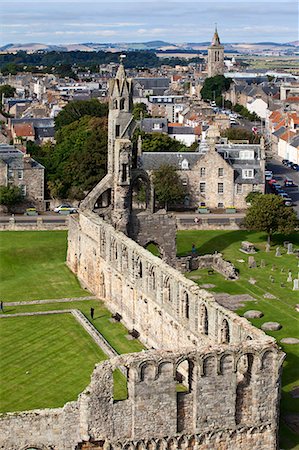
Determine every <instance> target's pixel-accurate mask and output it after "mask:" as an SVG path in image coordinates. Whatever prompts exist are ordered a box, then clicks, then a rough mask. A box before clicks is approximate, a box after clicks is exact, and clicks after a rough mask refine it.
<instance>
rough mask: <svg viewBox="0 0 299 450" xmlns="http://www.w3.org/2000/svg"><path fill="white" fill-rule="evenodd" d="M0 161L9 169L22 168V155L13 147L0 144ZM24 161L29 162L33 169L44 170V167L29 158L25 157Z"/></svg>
mask: <svg viewBox="0 0 299 450" xmlns="http://www.w3.org/2000/svg"><path fill="white" fill-rule="evenodd" d="M0 160H2V161H3V162H4V163H5V164H7V165H8V166H9V168H10V169H23V168H24V153H23V152H21V150H19V149H17V148H16V147H14V146H13V145H8V144H0ZM26 161H27V162H30V165H31V167H33V168H36V169H44V166H42V165H41V164H40V163H38V162H37V161H35V160H34V159H32V158H30V157H27V159H26Z"/></svg>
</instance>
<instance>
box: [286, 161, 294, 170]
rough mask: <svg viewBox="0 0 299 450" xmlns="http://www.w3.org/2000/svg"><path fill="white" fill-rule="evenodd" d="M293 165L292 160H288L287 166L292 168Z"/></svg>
mask: <svg viewBox="0 0 299 450" xmlns="http://www.w3.org/2000/svg"><path fill="white" fill-rule="evenodd" d="M292 165H293V163H292V161H288V162H287V163H286V166H287V167H290V169H291V168H292Z"/></svg>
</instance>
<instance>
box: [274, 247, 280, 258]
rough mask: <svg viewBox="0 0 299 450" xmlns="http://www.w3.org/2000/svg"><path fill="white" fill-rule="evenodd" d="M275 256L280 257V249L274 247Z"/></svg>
mask: <svg viewBox="0 0 299 450" xmlns="http://www.w3.org/2000/svg"><path fill="white" fill-rule="evenodd" d="M275 256H281V253H280V247H276V250H275Z"/></svg>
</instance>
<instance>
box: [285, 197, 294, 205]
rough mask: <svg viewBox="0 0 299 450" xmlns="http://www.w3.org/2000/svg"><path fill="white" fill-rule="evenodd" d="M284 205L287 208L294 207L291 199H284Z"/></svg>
mask: <svg viewBox="0 0 299 450" xmlns="http://www.w3.org/2000/svg"><path fill="white" fill-rule="evenodd" d="M283 203H284V204H285V206H293V201H292V199H291V198H290V197H288V198H284V199H283Z"/></svg>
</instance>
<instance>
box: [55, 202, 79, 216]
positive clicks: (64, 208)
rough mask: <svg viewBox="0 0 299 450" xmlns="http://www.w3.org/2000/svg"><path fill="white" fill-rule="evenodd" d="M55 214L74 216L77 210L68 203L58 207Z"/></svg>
mask: <svg viewBox="0 0 299 450" xmlns="http://www.w3.org/2000/svg"><path fill="white" fill-rule="evenodd" d="M54 212H56V213H59V214H65V213H69V214H73V213H76V212H77V208H74V207H73V206H72V205H68V204H67V203H64V204H62V205H59V206H56V208H54Z"/></svg>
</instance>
